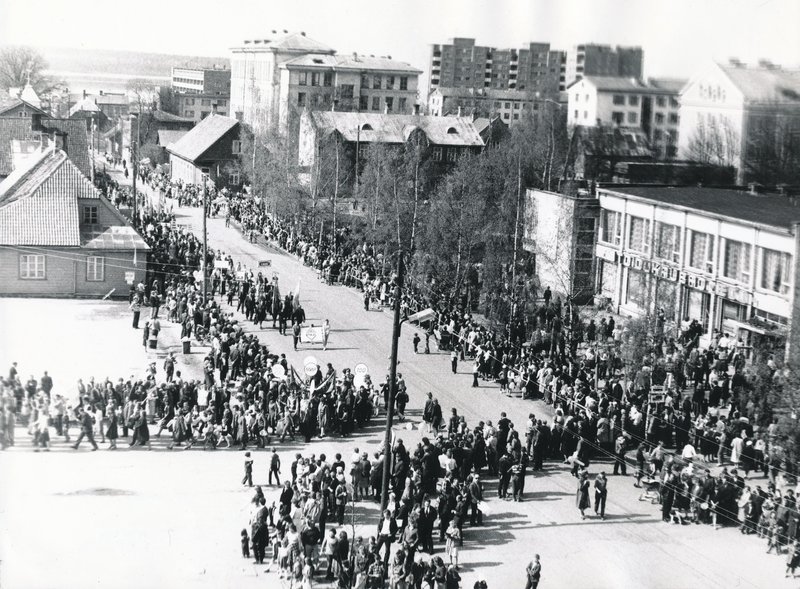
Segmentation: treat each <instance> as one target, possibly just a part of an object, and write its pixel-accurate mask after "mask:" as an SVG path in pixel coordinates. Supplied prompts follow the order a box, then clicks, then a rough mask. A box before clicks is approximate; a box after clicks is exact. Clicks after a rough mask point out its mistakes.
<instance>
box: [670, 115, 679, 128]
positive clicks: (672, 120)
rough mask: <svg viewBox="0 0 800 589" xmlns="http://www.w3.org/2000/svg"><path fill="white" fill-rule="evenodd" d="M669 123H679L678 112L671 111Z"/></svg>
mask: <svg viewBox="0 0 800 589" xmlns="http://www.w3.org/2000/svg"><path fill="white" fill-rule="evenodd" d="M669 124H670V125H677V124H678V113H674V112H671V113H669Z"/></svg>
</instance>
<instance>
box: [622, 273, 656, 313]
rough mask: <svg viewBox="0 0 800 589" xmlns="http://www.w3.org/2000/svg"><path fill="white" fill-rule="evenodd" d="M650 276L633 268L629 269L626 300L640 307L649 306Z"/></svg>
mask: <svg viewBox="0 0 800 589" xmlns="http://www.w3.org/2000/svg"><path fill="white" fill-rule="evenodd" d="M648 278H649V276H648V275H647V274H645V273H644V272H639V271H638V270H634V269H633V268H629V269H628V292H627V297H626V302H627V303H628V304H629V305H634V306H636V307H639V308H640V309H644V308H645V307H646V306H647V298H648V297H647V291H648V289H649V286H650V285H649V280H648Z"/></svg>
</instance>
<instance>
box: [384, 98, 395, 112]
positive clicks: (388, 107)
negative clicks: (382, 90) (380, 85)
mask: <svg viewBox="0 0 800 589" xmlns="http://www.w3.org/2000/svg"><path fill="white" fill-rule="evenodd" d="M383 102H384V104H385V105H386V112H392V107H393V106H394V98H392V97H391V96H387V97H386V98H384V100H383Z"/></svg>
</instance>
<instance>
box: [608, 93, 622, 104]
mask: <svg viewBox="0 0 800 589" xmlns="http://www.w3.org/2000/svg"><path fill="white" fill-rule="evenodd" d="M611 101H612V102H613V103H614V104H617V105H620V104H625V97H624V96H623V95H622V94H614V97H613V98H612V99H611Z"/></svg>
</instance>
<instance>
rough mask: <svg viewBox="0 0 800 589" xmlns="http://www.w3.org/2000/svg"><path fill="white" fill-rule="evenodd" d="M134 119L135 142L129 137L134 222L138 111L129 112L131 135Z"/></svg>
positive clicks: (136, 198) (134, 215)
mask: <svg viewBox="0 0 800 589" xmlns="http://www.w3.org/2000/svg"><path fill="white" fill-rule="evenodd" d="M134 120H135V121H136V142H135V143H134V141H133V137H131V173H132V174H133V219H134V222H135V220H136V219H137V218H138V217H137V214H136V201H137V200H139V199H138V195H137V192H136V169H137V168H138V165H137V159H138V157H137V154H138V151H139V113H132V114H131V135H132V134H133V121H134Z"/></svg>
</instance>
